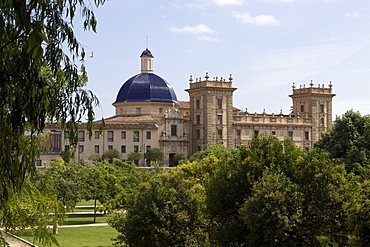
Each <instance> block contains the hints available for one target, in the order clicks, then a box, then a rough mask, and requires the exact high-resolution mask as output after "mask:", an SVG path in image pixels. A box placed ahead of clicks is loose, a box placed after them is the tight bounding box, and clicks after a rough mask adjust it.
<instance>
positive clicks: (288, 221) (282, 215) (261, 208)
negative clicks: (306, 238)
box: [239, 168, 303, 246]
mask: <svg viewBox="0 0 370 247" xmlns="http://www.w3.org/2000/svg"><path fill="white" fill-rule="evenodd" d="M302 203H303V193H302V192H299V187H298V185H296V184H293V183H292V182H291V181H290V179H289V178H288V177H286V176H285V175H284V174H283V173H282V172H280V171H279V170H277V171H274V168H272V169H267V170H265V171H264V172H263V175H262V178H261V180H260V181H258V182H256V183H255V184H254V186H253V189H252V193H251V196H250V197H249V198H247V199H246V201H245V203H244V204H243V205H242V206H241V208H240V209H239V213H240V217H241V218H242V219H243V221H244V222H245V223H246V224H247V227H248V230H249V231H250V234H249V236H248V238H247V239H248V246H297V239H296V237H297V228H298V225H299V224H300V223H301V221H302V220H303V219H302V212H303V208H302Z"/></svg>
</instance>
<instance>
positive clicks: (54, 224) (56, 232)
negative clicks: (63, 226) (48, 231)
mask: <svg viewBox="0 0 370 247" xmlns="http://www.w3.org/2000/svg"><path fill="white" fill-rule="evenodd" d="M58 217H59V213H58V204H57V205H56V208H55V211H54V217H53V235H56V234H58Z"/></svg>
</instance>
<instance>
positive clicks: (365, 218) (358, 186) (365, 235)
mask: <svg viewBox="0 0 370 247" xmlns="http://www.w3.org/2000/svg"><path fill="white" fill-rule="evenodd" d="M352 183H353V184H352V193H353V196H352V198H351V200H350V201H349V202H348V203H346V205H345V209H346V214H347V219H348V220H347V222H346V225H347V227H348V228H349V243H348V244H349V246H356V247H365V246H370V234H369V232H370V221H369V219H370V199H369V195H370V181H369V180H366V181H364V182H363V183H359V182H357V179H354V181H352Z"/></svg>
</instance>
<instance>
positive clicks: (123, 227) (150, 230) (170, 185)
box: [109, 170, 209, 247]
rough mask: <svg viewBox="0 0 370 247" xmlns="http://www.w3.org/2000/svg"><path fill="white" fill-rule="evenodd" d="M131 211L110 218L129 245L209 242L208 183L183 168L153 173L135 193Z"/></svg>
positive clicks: (194, 244) (119, 237) (128, 208)
mask: <svg viewBox="0 0 370 247" xmlns="http://www.w3.org/2000/svg"><path fill="white" fill-rule="evenodd" d="M129 202H130V203H128V204H127V213H126V214H118V215H115V216H114V217H112V218H111V219H110V220H109V223H110V224H111V225H112V227H113V228H115V229H117V231H118V232H119V233H120V235H119V236H118V237H117V238H116V239H115V240H116V241H117V243H125V244H127V245H128V246H136V247H140V246H142V247H144V246H153V247H157V246H158V247H159V246H165V247H170V246H171V247H172V246H178V247H180V246H209V245H208V244H207V237H206V236H207V234H206V231H205V226H206V224H205V221H204V215H203V214H202V210H201V208H202V207H204V187H202V186H201V185H199V184H197V180H196V179H191V177H188V176H187V174H186V173H184V172H183V171H182V170H172V171H171V172H163V173H160V174H157V175H155V176H153V177H152V178H151V179H150V180H149V181H148V182H146V183H142V184H140V185H139V187H138V193H133V194H131V196H130V198H129Z"/></svg>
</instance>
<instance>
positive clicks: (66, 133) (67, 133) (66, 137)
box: [64, 131, 69, 139]
mask: <svg viewBox="0 0 370 247" xmlns="http://www.w3.org/2000/svg"><path fill="white" fill-rule="evenodd" d="M64 139H69V131H64Z"/></svg>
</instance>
